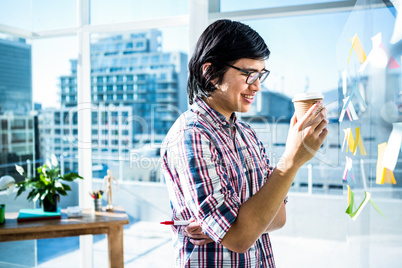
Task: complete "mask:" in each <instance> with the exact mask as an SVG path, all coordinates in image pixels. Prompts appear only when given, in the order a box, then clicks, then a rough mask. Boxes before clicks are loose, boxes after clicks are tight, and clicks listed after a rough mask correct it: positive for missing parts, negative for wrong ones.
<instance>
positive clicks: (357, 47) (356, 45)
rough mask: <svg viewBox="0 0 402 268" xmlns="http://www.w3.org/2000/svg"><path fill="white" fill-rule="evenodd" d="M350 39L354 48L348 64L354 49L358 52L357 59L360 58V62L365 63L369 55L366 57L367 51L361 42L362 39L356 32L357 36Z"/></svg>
mask: <svg viewBox="0 0 402 268" xmlns="http://www.w3.org/2000/svg"><path fill="white" fill-rule="evenodd" d="M350 41H352V48H351V49H350V53H349V58H348V64H349V60H350V56H351V55H352V51H353V49H354V50H355V52H356V55H357V59H358V60H359V62H360V63H363V62H364V61H365V60H366V58H367V57H366V53H365V52H364V49H363V46H362V43H360V39H359V37H358V36H357V34H355V36H353V38H352V39H350Z"/></svg>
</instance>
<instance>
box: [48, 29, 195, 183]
mask: <svg viewBox="0 0 402 268" xmlns="http://www.w3.org/2000/svg"><path fill="white" fill-rule="evenodd" d="M161 38H162V36H161V32H160V31H158V30H149V31H146V32H140V33H126V34H120V35H114V36H107V37H104V36H96V37H93V40H92V44H91V99H92V117H91V118H92V158H93V159H92V162H93V165H94V167H96V169H99V167H102V168H103V167H105V166H106V167H107V168H110V169H112V170H113V171H114V170H115V169H117V171H116V172H114V174H115V176H116V177H117V176H120V175H116V173H122V171H121V168H119V166H120V167H121V165H119V164H118V162H119V161H121V160H122V159H123V160H129V159H130V150H132V149H134V148H135V149H139V148H141V147H143V146H144V145H149V144H159V143H160V142H161V141H162V140H163V138H164V136H165V135H166V133H167V132H168V130H169V129H170V127H171V125H172V124H173V123H174V121H175V120H176V118H177V117H178V116H179V115H180V114H181V113H182V112H183V111H185V110H186V109H187V93H186V85H187V84H186V83H187V55H186V54H184V53H181V52H162V51H161ZM70 63H71V73H70V74H69V75H63V76H61V77H60V88H61V108H60V109H45V110H44V111H42V114H41V116H40V122H41V127H40V129H41V131H42V132H41V144H42V146H41V149H42V155H43V156H42V157H44V158H46V157H48V156H49V155H50V154H51V153H55V154H56V155H63V158H64V163H65V168H66V169H71V170H77V169H78V165H77V159H76V155H77V152H78V147H77V146H79V145H78V144H77V142H75V141H76V140H77V137H78V130H77V123H78V122H77V113H76V109H77V107H79V104H78V103H77V60H76V59H72V60H70ZM127 163H128V162H127ZM116 166H118V167H117V168H116ZM126 166H127V165H125V167H126ZM95 173H96V172H95ZM100 173H101V172H100ZM134 173H135V174H139V173H138V171H137V172H134ZM145 177H146V176H141V178H136V177H135V176H134V177H133V178H131V177H130V180H148V179H147V178H145ZM153 177H158V180H159V175H154V176H153Z"/></svg>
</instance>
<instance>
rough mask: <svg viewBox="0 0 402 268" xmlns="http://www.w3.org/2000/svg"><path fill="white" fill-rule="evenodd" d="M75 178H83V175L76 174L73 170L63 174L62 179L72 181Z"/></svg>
mask: <svg viewBox="0 0 402 268" xmlns="http://www.w3.org/2000/svg"><path fill="white" fill-rule="evenodd" d="M75 179H83V177H81V176H80V175H78V174H77V173H74V172H71V173H68V174H64V176H63V180H65V181H73V180H75Z"/></svg>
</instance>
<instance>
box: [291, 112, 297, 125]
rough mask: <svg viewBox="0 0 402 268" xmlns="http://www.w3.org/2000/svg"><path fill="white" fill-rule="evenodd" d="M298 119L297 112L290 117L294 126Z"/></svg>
mask: <svg viewBox="0 0 402 268" xmlns="http://www.w3.org/2000/svg"><path fill="white" fill-rule="evenodd" d="M296 123H297V119H296V114H293V116H292V118H291V119H290V125H291V126H292V127H293V126H294V125H296Z"/></svg>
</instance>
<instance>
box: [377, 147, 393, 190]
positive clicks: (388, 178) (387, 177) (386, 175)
mask: <svg viewBox="0 0 402 268" xmlns="http://www.w3.org/2000/svg"><path fill="white" fill-rule="evenodd" d="M385 148H387V143H386V142H384V143H381V144H378V159H377V172H376V175H377V176H376V183H377V184H384V183H392V184H396V181H395V177H394V173H393V172H392V171H391V170H389V169H386V168H385V167H383V165H382V159H383V156H384V152H385Z"/></svg>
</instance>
